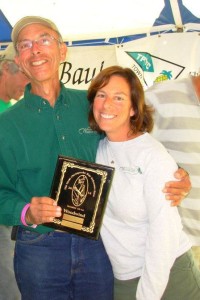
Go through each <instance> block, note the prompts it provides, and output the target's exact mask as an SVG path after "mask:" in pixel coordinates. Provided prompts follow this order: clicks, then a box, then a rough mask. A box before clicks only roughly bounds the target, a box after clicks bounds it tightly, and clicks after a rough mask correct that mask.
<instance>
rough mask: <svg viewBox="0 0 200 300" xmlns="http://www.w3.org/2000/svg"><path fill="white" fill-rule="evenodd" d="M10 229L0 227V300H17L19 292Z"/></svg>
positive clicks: (13, 243)
mask: <svg viewBox="0 0 200 300" xmlns="http://www.w3.org/2000/svg"><path fill="white" fill-rule="evenodd" d="M11 230H12V227H9V226H4V225H0V299H1V300H19V299H21V297H20V292H19V289H18V287H17V283H16V279H15V274H14V269H13V257H14V247H15V242H14V241H11Z"/></svg>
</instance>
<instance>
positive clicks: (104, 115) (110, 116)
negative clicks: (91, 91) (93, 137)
mask: <svg viewBox="0 0 200 300" xmlns="http://www.w3.org/2000/svg"><path fill="white" fill-rule="evenodd" d="M101 117H102V118H104V119H113V118H114V117H115V115H108V114H101Z"/></svg>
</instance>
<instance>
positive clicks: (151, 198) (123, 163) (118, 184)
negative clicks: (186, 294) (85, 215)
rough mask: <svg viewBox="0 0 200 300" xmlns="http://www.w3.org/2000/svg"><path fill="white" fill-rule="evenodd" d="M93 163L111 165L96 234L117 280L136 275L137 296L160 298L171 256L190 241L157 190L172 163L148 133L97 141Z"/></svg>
mask: <svg viewBox="0 0 200 300" xmlns="http://www.w3.org/2000/svg"><path fill="white" fill-rule="evenodd" d="M96 161H97V162H98V163H102V164H106V165H113V166H114V167H115V174H114V179H113V182H112V187H111V191H110V194H109V200H108V203H107V207H106V211H105V215H104V219H103V224H102V229H101V236H102V238H103V242H104V245H105V248H106V250H107V253H108V255H109V257H110V260H111V263H112V267H113V271H114V275H115V277H116V278H117V279H120V280H128V279H132V278H136V277H139V276H141V278H140V281H139V284H138V288H137V299H138V300H160V298H161V297H162V294H163V292H164V290H165V287H166V285H167V282H168V278H169V273H170V269H171V267H172V265H173V263H174V261H175V259H176V258H177V257H178V256H180V255H182V254H183V253H185V252H186V251H187V250H188V249H189V248H190V247H191V244H190V242H189V240H188V238H187V237H186V235H185V233H184V232H183V230H182V224H181V220H180V216H179V214H178V211H177V208H176V207H172V206H170V201H166V199H165V195H164V193H163V192H162V189H163V187H164V184H165V182H167V181H169V180H174V177H173V173H174V172H175V170H176V169H177V165H176V163H175V162H174V160H173V159H172V157H171V156H170V155H169V154H168V153H167V151H166V149H165V148H164V147H163V146H162V145H161V144H160V143H159V142H157V141H156V140H154V138H152V137H151V136H150V135H149V134H148V133H145V134H143V135H141V136H139V137H138V138H135V139H133V140H129V141H126V142H110V141H108V140H107V138H105V139H104V140H102V141H101V142H100V145H99V149H98V152H97V158H96Z"/></svg>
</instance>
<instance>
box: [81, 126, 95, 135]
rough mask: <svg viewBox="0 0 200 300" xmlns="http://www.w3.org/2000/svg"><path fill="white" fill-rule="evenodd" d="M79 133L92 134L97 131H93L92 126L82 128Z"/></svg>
mask: <svg viewBox="0 0 200 300" xmlns="http://www.w3.org/2000/svg"><path fill="white" fill-rule="evenodd" d="M79 133H80V134H91V133H96V131H93V130H92V129H91V128H90V127H87V128H80V129H79Z"/></svg>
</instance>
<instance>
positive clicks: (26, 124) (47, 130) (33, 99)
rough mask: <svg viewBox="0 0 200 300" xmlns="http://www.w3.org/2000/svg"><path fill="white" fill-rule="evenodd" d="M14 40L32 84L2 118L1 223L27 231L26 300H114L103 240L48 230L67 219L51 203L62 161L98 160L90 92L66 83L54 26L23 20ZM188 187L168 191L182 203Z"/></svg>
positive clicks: (21, 244) (22, 236)
mask: <svg viewBox="0 0 200 300" xmlns="http://www.w3.org/2000/svg"><path fill="white" fill-rule="evenodd" d="M12 40H13V43H14V44H15V46H16V49H17V56H16V59H15V60H16V62H17V64H18V65H19V66H20V68H22V70H23V71H24V73H25V74H26V75H27V76H28V77H29V78H30V84H29V85H28V86H27V87H26V90H25V94H24V99H22V100H21V101H20V102H19V103H17V104H16V105H15V107H13V108H12V109H11V110H10V111H9V113H7V114H6V113H5V114H3V115H1V116H0V127H1V131H0V143H1V145H3V147H2V148H1V149H0V161H1V162H2V163H1V164H0V178H1V181H0V205H1V210H0V223H3V224H7V225H20V226H19V229H18V234H17V243H16V255H15V262H14V263H15V274H16V278H17V282H18V286H19V288H20V292H21V294H22V299H25V300H27V299H33V300H41V299H55V300H57V299H60V300H62V299H63V300H64V299H65V300H67V299H75V300H83V299H87V300H93V299H94V298H96V299H98V300H101V299H102V300H110V299H112V298H113V291H112V289H113V274H112V268H111V265H110V262H109V260H108V257H107V254H106V252H105V249H104V246H103V243H102V240H101V238H100V239H99V240H98V241H94V240H90V239H87V238H83V237H80V236H78V235H74V234H68V233H65V232H60V231H53V230H52V229H51V228H49V227H46V226H44V225H42V223H46V222H52V220H53V218H54V217H59V216H61V208H60V207H58V206H57V205H56V203H55V201H54V200H53V199H51V198H49V197H48V195H49V191H50V187H51V182H52V178H53V174H54V169H55V165H56V161H57V157H58V155H66V156H71V157H75V158H80V159H83V160H87V161H91V162H94V161H95V156H96V149H97V146H98V142H99V139H100V137H99V135H98V134H97V133H96V132H93V131H92V130H91V129H90V128H89V125H88V108H89V107H88V106H89V105H88V101H87V98H86V92H85V91H80V90H70V89H66V88H65V87H64V86H63V84H61V83H60V81H59V65H60V62H62V61H64V60H65V56H66V52H67V48H66V45H65V43H64V42H63V41H62V38H61V36H60V33H59V30H58V28H57V27H56V25H55V24H54V23H53V22H51V21H50V20H47V19H44V18H40V17H34V16H33V17H25V18H22V19H21V20H19V21H18V22H17V24H16V25H15V26H14V28H13V31H12ZM83 129H84V130H83ZM5 151H6V153H5ZM183 173H184V172H183ZM183 187H184V188H183ZM189 188H190V184H189V180H188V178H186V179H183V181H182V182H179V183H175V186H174V184H172V188H171V189H168V188H167V190H166V192H168V193H175V194H177V195H175V197H173V196H172V199H173V200H175V201H176V200H178V201H180V199H181V198H182V197H183V192H187V191H188V190H189ZM180 189H181V191H180Z"/></svg>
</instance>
